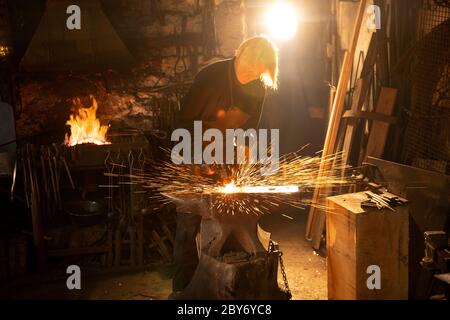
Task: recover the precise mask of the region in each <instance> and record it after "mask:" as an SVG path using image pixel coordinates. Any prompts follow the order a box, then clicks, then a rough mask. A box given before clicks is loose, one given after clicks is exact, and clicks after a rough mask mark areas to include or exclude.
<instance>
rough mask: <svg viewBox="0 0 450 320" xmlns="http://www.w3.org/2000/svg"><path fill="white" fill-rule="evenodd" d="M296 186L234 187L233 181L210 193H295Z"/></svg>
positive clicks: (297, 188) (296, 190) (297, 189)
mask: <svg viewBox="0 0 450 320" xmlns="http://www.w3.org/2000/svg"><path fill="white" fill-rule="evenodd" d="M298 191H299V187H298V186H292V185H291V186H236V185H235V183H234V181H231V182H230V183H228V184H226V185H224V186H223V187H218V188H216V189H215V190H214V191H213V192H212V193H228V194H230V193H295V192H298Z"/></svg>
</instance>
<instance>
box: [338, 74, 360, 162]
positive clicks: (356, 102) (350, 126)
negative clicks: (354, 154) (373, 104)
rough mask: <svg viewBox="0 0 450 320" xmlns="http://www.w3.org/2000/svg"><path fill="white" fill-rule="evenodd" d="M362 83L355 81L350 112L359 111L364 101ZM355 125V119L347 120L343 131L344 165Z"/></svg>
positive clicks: (348, 153) (350, 146)
mask: <svg viewBox="0 0 450 320" xmlns="http://www.w3.org/2000/svg"><path fill="white" fill-rule="evenodd" d="M364 82H365V81H364V80H363V79H358V80H356V84H355V90H354V92H353V99H352V106H351V109H350V111H351V112H355V113H356V112H357V111H358V110H359V106H360V105H361V104H362V103H361V102H362V101H364V99H361V96H362V93H363V92H362V91H363V83H364ZM346 113H347V112H346ZM344 114H345V113H344ZM356 124H357V121H356V119H348V121H347V128H346V129H345V136H344V145H343V147H342V151H343V157H344V163H348V158H349V155H350V152H351V149H352V144H353V136H354V134H355V129H356Z"/></svg>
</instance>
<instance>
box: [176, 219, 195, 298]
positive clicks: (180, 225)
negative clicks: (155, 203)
mask: <svg viewBox="0 0 450 320" xmlns="http://www.w3.org/2000/svg"><path fill="white" fill-rule="evenodd" d="M201 220H202V217H201V216H199V215H197V214H193V213H177V230H176V234H175V244H174V252H173V258H174V262H175V274H174V278H173V282H172V290H173V291H182V290H183V289H184V288H186V286H187V285H188V284H189V282H190V281H191V279H192V276H193V275H194V272H195V269H196V268H197V265H198V252H197V244H196V242H195V237H196V236H197V234H198V232H199V229H200V222H201Z"/></svg>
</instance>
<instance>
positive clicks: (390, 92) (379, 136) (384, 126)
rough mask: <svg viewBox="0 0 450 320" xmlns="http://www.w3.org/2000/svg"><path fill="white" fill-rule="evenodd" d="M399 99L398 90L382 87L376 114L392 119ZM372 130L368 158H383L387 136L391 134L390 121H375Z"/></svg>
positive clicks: (367, 151)
mask: <svg viewBox="0 0 450 320" xmlns="http://www.w3.org/2000/svg"><path fill="white" fill-rule="evenodd" d="M396 98H397V89H394V88H387V87H382V88H381V92H380V96H379V98H378V103H377V108H376V113H374V114H378V117H383V116H384V117H387V118H392V117H391V114H392V112H393V110H394V106H395V100H396ZM374 120H375V121H374V122H373V123H372V128H371V130H370V134H369V140H368V142H367V150H366V157H367V156H371V157H376V158H381V157H382V156H383V151H384V146H385V144H386V139H387V135H388V133H389V123H390V121H387V122H386V121H380V120H379V119H374Z"/></svg>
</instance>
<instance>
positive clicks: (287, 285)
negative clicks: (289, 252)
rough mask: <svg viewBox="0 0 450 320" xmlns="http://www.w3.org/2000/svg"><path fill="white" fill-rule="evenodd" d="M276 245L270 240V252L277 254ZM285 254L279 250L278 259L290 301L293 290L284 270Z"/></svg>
mask: <svg viewBox="0 0 450 320" xmlns="http://www.w3.org/2000/svg"><path fill="white" fill-rule="evenodd" d="M276 246H278V245H275V243H274V242H273V241H272V240H269V252H270V253H271V252H275V251H277V249H278V248H276ZM282 257H283V252H282V251H280V250H278V259H279V260H280V271H281V276H282V277H283V282H284V288H285V290H286V293H287V294H288V295H289V299H290V298H291V297H292V292H291V289H290V288H289V283H288V280H287V276H286V270H285V269H284V263H283V258H282Z"/></svg>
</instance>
